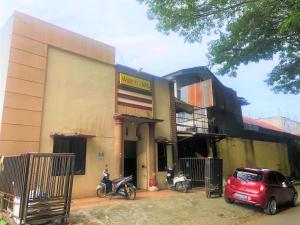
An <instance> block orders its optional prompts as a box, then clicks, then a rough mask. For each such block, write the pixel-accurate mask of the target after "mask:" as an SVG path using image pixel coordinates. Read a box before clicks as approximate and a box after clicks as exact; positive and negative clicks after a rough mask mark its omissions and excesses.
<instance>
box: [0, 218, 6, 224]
mask: <svg viewBox="0 0 300 225" xmlns="http://www.w3.org/2000/svg"><path fill="white" fill-rule="evenodd" d="M0 225H8V223H7V222H6V221H5V220H4V219H0Z"/></svg>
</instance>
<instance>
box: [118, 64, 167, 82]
mask: <svg viewBox="0 0 300 225" xmlns="http://www.w3.org/2000/svg"><path fill="white" fill-rule="evenodd" d="M116 70H117V71H118V72H123V73H128V74H130V75H136V76H140V77H143V78H146V79H153V78H154V79H162V80H166V81H167V79H165V78H163V77H159V76H156V75H153V74H150V73H146V72H142V71H140V70H138V69H134V68H131V67H128V66H125V65H121V64H116Z"/></svg>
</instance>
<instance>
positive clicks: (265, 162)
mask: <svg viewBox="0 0 300 225" xmlns="http://www.w3.org/2000/svg"><path fill="white" fill-rule="evenodd" d="M218 153H219V157H220V158H222V159H223V175H224V177H227V176H229V175H232V174H233V172H234V170H235V169H236V168H238V167H247V166H249V167H260V168H270V169H274V170H278V171H281V172H282V173H283V174H285V175H290V172H291V171H290V164H289V160H288V150H287V145H286V144H284V143H275V142H265V141H255V140H247V139H240V138H226V139H223V140H222V141H220V142H218Z"/></svg>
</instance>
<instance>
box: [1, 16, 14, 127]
mask: <svg viewBox="0 0 300 225" xmlns="http://www.w3.org/2000/svg"><path fill="white" fill-rule="evenodd" d="M12 25H13V20H12V18H11V19H10V20H9V21H7V22H6V24H5V25H4V26H3V27H2V28H1V29H0V122H1V123H2V115H3V104H4V95H5V86H6V79H7V71H8V63H9V54H10V44H11V36H12Z"/></svg>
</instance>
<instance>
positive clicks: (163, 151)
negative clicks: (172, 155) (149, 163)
mask: <svg viewBox="0 0 300 225" xmlns="http://www.w3.org/2000/svg"><path fill="white" fill-rule="evenodd" d="M157 161H158V171H165V170H166V167H167V145H166V144H164V143H158V144H157Z"/></svg>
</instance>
